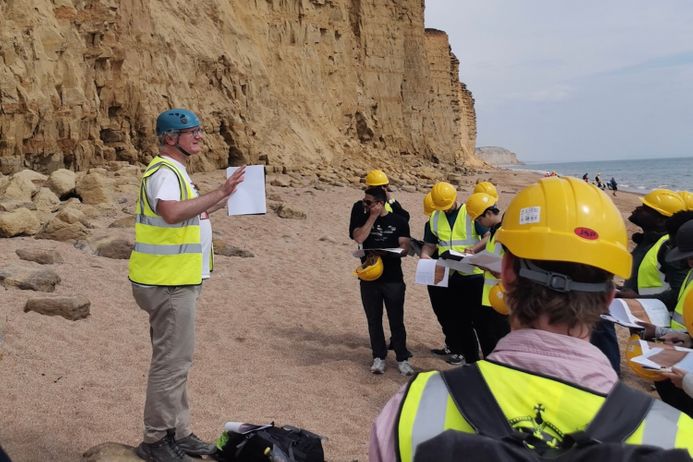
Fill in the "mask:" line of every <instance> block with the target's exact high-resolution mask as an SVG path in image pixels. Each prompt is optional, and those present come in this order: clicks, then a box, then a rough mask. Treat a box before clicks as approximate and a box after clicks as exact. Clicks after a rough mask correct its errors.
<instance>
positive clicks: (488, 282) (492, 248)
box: [481, 233, 503, 307]
mask: <svg viewBox="0 0 693 462" xmlns="http://www.w3.org/2000/svg"><path fill="white" fill-rule="evenodd" d="M486 251H487V252H488V253H492V254H495V255H498V256H501V255H503V246H502V245H500V244H496V234H495V233H494V234H493V236H491V237H489V239H488V241H486ZM497 283H498V279H497V278H496V277H495V276H494V275H493V273H491V272H490V271H484V291H483V292H482V294H481V305H482V306H487V307H490V306H491V301H490V300H489V298H488V294H489V292H491V288H492V287H493V286H495V285H496V284H497Z"/></svg>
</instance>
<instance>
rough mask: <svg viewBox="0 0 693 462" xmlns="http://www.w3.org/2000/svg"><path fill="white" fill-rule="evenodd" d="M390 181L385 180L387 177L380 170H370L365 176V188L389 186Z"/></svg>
mask: <svg viewBox="0 0 693 462" xmlns="http://www.w3.org/2000/svg"><path fill="white" fill-rule="evenodd" d="M389 183H390V181H389V180H388V179H387V175H385V173H384V172H383V171H382V170H371V171H370V172H368V175H366V185H367V186H385V185H386V184H389Z"/></svg>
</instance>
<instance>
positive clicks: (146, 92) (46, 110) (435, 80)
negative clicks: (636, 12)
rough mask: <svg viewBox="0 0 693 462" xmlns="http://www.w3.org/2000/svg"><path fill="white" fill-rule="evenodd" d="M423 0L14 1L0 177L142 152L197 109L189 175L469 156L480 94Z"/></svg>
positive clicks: (1, 78) (5, 63)
mask: <svg viewBox="0 0 693 462" xmlns="http://www.w3.org/2000/svg"><path fill="white" fill-rule="evenodd" d="M423 8H424V5H423V1H422V0H199V1H196V2H190V1H182V0H167V1H163V0H148V1H142V0H88V1H84V0H7V1H4V2H2V3H0V17H2V18H3V27H2V28H0V59H1V60H2V65H0V172H2V173H4V174H9V173H13V172H17V171H20V170H22V169H23V168H31V169H33V170H36V171H40V172H43V173H50V172H52V171H54V170H56V169H59V168H62V167H66V168H68V169H71V170H86V169H88V168H90V167H93V166H99V165H102V164H105V163H106V162H108V161H114V160H115V161H127V162H130V163H136V162H147V161H148V160H149V159H151V157H152V156H153V155H154V154H155V153H156V150H157V140H156V137H155V135H154V121H155V118H156V115H157V114H158V113H159V112H160V111H161V110H163V109H167V108H170V107H189V108H191V109H193V110H195V111H196V112H198V114H199V115H200V116H201V118H202V120H203V124H204V128H205V131H206V133H207V135H206V143H207V146H208V149H207V150H206V151H205V154H204V155H203V156H199V157H197V158H195V159H194V160H193V165H192V170H193V171H200V170H211V169H216V168H223V167H226V166H227V165H238V164H241V163H264V164H267V165H269V166H270V169H271V170H274V171H279V170H300V169H302V168H306V167H315V166H321V165H324V166H328V165H329V166H339V165H340V164H342V163H344V162H346V161H348V162H352V163H353V162H357V163H362V164H364V165H369V164H370V165H377V164H378V161H379V159H387V160H388V163H390V164H392V163H395V164H396V163H406V162H407V159H417V160H421V159H426V160H433V161H439V162H445V163H454V164H458V165H467V166H468V165H475V163H478V160H476V159H475V157H474V145H475V141H476V122H475V117H474V100H473V98H472V96H471V93H470V92H469V91H468V90H467V89H466V87H465V86H464V84H462V83H460V82H459V80H458V77H457V76H458V66H459V62H458V60H457V59H456V58H455V56H454V55H453V54H452V53H451V51H450V48H449V45H448V41H447V37H446V35H445V34H444V33H441V32H438V31H428V32H427V31H425V30H424V24H423Z"/></svg>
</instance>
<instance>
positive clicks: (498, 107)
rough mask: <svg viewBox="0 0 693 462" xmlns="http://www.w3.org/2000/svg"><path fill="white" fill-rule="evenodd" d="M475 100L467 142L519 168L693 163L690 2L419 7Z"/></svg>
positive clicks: (437, 0)
mask: <svg viewBox="0 0 693 462" xmlns="http://www.w3.org/2000/svg"><path fill="white" fill-rule="evenodd" d="M425 14H426V27H432V28H435V29H440V30H443V31H445V32H447V34H448V36H449V39H450V45H451V47H452V51H453V53H455V55H456V56H457V57H458V58H459V59H460V80H462V81H463V82H464V83H465V84H467V87H468V88H469V90H471V91H472V93H473V95H474V98H475V100H476V103H475V109H476V115H477V131H478V135H477V146H502V147H504V148H507V149H510V150H511V151H513V152H515V153H516V154H517V155H518V157H519V158H520V160H522V161H524V162H570V161H583V160H584V161H592V160H612V159H613V160H616V159H629V158H666V157H693V1H691V0H654V1H653V0H580V1H567V0H522V1H520V0H503V1H501V0H426V12H425Z"/></svg>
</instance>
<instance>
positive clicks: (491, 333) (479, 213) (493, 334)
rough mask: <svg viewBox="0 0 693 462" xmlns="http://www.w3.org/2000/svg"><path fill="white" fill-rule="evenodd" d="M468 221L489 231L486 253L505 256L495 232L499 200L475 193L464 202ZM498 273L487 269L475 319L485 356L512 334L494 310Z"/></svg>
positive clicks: (499, 221) (507, 325)
mask: <svg viewBox="0 0 693 462" xmlns="http://www.w3.org/2000/svg"><path fill="white" fill-rule="evenodd" d="M465 206H466V207H467V214H468V215H469V218H471V219H472V221H474V223H478V224H479V225H481V226H482V227H484V228H485V229H488V237H487V239H486V243H485V250H486V252H488V253H490V254H493V255H498V256H502V255H503V247H502V246H501V245H500V244H498V243H497V242H496V238H495V235H496V231H498V229H499V228H500V227H501V220H502V216H501V212H500V209H499V208H498V199H497V198H496V197H493V196H491V195H490V194H486V193H474V194H472V195H471V196H469V197H468V198H467V201H466V202H465ZM498 276H499V275H498V274H494V273H492V272H491V271H488V270H484V288H483V291H482V294H481V308H482V309H481V310H479V311H478V312H477V315H478V316H477V318H476V319H475V320H474V327H475V331H476V336H477V337H478V339H479V345H480V346H481V352H482V353H483V355H484V357H488V355H489V354H491V352H492V351H493V349H494V348H495V347H496V344H497V343H498V341H499V340H500V339H501V338H503V337H504V336H505V335H507V334H508V332H510V325H509V324H508V317H507V316H506V315H504V314H501V313H499V312H497V311H496V310H495V309H494V308H492V304H491V300H490V298H489V297H490V293H491V289H492V288H493V287H494V286H495V285H496V284H498V282H499V281H498Z"/></svg>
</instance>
